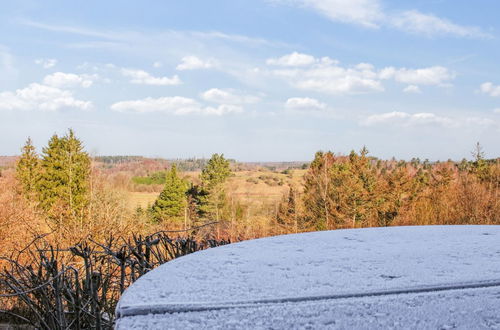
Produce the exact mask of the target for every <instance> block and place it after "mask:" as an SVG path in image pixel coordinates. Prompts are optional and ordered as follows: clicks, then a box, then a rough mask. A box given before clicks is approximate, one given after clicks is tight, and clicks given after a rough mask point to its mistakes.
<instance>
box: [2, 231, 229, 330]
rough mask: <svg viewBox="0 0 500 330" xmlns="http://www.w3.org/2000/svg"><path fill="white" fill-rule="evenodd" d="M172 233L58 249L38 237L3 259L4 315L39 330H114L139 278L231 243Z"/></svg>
mask: <svg viewBox="0 0 500 330" xmlns="http://www.w3.org/2000/svg"><path fill="white" fill-rule="evenodd" d="M169 234H171V232H157V233H154V234H152V235H149V236H141V235H133V236H132V237H130V238H127V239H125V238H121V237H120V238H118V237H113V236H111V237H109V238H108V239H107V240H106V241H105V242H97V241H94V240H93V239H91V238H89V239H87V240H85V241H83V242H80V243H79V244H76V245H74V246H72V247H70V248H68V249H59V248H57V247H54V246H53V245H51V244H49V243H47V242H46V240H45V239H44V237H41V236H40V237H37V238H36V239H35V240H34V241H33V242H32V243H31V244H30V245H29V246H27V247H26V248H25V249H23V250H21V251H19V252H17V253H16V254H14V255H11V256H10V257H8V258H6V257H2V258H1V260H2V262H3V264H4V268H3V271H2V272H1V273H0V305H1V306H8V309H7V310H0V315H1V314H4V315H8V316H9V317H10V319H11V320H12V318H16V319H17V321H18V322H22V323H25V324H26V323H27V324H30V325H32V326H34V327H35V328H40V329H110V328H112V327H113V322H114V310H115V306H116V304H117V302H118V299H119V297H120V295H121V293H122V292H123V291H124V290H125V289H126V288H127V287H128V286H129V285H130V284H131V283H133V282H134V281H136V280H137V279H138V278H139V277H140V276H142V275H144V274H145V273H147V272H149V271H150V270H152V269H153V268H155V267H157V266H159V265H161V264H163V263H165V262H167V261H169V260H172V259H175V258H178V257H180V256H183V255H186V254H189V253H192V252H195V251H199V250H203V249H206V248H210V247H216V246H219V245H224V244H228V243H230V242H229V241H226V240H220V241H219V240H214V239H204V240H196V239H195V238H194V237H192V236H187V237H184V238H182V237H177V238H171V237H170V236H169Z"/></svg>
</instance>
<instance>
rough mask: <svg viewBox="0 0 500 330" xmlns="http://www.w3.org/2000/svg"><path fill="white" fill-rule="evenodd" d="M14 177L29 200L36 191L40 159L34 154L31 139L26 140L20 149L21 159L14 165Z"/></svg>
mask: <svg viewBox="0 0 500 330" xmlns="http://www.w3.org/2000/svg"><path fill="white" fill-rule="evenodd" d="M16 177H17V180H18V181H19V183H20V184H21V187H22V190H23V193H24V194H25V195H26V196H27V197H28V198H31V196H33V194H34V193H35V191H36V185H37V183H38V179H39V177H40V159H39V158H38V154H37V153H36V150H35V147H34V146H33V142H32V141H31V138H28V140H27V141H26V144H25V145H24V147H23V148H22V153H21V158H19V161H18V162H17V165H16Z"/></svg>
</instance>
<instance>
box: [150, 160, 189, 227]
mask: <svg viewBox="0 0 500 330" xmlns="http://www.w3.org/2000/svg"><path fill="white" fill-rule="evenodd" d="M165 177H166V178H165V186H164V187H163V191H162V192H161V193H160V195H159V196H158V198H157V199H156V201H155V203H154V204H153V206H152V207H151V210H152V214H153V217H154V219H155V221H158V222H160V221H165V220H167V219H168V220H177V221H179V220H180V219H182V218H183V216H184V215H185V212H186V211H187V210H186V207H187V198H186V191H187V188H188V186H187V183H186V181H185V180H183V179H182V178H180V177H179V176H178V174H177V167H176V165H172V167H171V168H170V170H168V171H167V172H166V175H165Z"/></svg>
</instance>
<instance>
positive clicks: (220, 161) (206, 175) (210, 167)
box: [201, 154, 231, 190]
mask: <svg viewBox="0 0 500 330" xmlns="http://www.w3.org/2000/svg"><path fill="white" fill-rule="evenodd" d="M230 175H231V168H230V163H229V161H228V160H227V159H225V158H224V154H220V155H219V154H213V155H212V157H211V158H210V160H209V161H208V163H207V166H205V168H204V169H203V171H202V172H201V181H202V183H203V186H204V187H205V188H207V189H208V190H210V189H211V188H213V187H215V186H217V185H220V184H223V183H224V182H225V181H226V179H227V178H228V177H229V176H230Z"/></svg>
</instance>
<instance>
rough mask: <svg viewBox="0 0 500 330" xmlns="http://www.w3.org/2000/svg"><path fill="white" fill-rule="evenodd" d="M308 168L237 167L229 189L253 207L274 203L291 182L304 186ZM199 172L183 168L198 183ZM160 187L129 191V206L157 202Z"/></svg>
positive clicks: (236, 197) (230, 194)
mask: <svg viewBox="0 0 500 330" xmlns="http://www.w3.org/2000/svg"><path fill="white" fill-rule="evenodd" d="M305 173H306V170H291V171H290V172H289V174H283V173H277V172H272V171H269V170H253V171H238V172H235V173H234V175H233V176H232V177H230V178H229V180H228V182H227V186H226V191H227V192H228V193H229V197H230V198H232V199H234V201H235V202H240V203H244V204H245V205H248V207H250V208H252V209H256V208H262V207H265V206H270V205H275V204H277V203H279V202H280V201H281V199H282V198H283V196H284V195H286V193H287V192H288V189H289V186H290V185H291V186H293V187H294V188H297V189H301V188H302V185H303V177H304V174H305ZM199 175H200V172H199V171H197V172H184V173H183V176H184V177H185V178H186V179H187V180H189V181H191V182H194V183H195V184H198V183H199V179H198V178H199ZM159 193H160V190H158V191H155V192H143V191H129V192H127V195H128V198H129V201H128V203H127V205H128V206H129V208H130V209H136V208H137V207H138V206H140V207H142V208H146V207H147V206H148V205H151V204H153V203H154V201H155V200H156V198H157V197H158V194H159Z"/></svg>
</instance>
